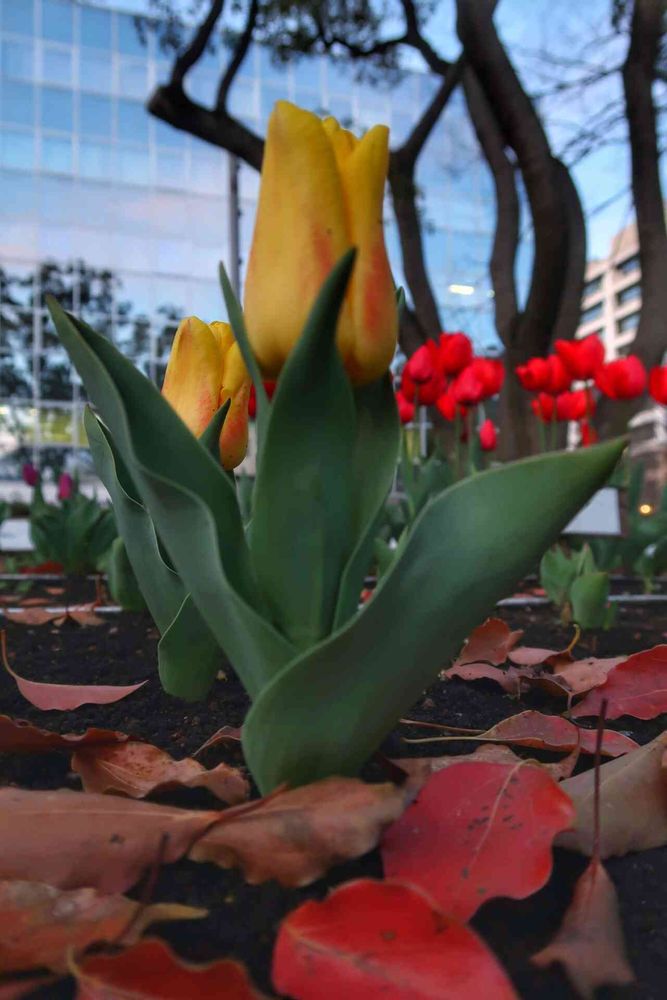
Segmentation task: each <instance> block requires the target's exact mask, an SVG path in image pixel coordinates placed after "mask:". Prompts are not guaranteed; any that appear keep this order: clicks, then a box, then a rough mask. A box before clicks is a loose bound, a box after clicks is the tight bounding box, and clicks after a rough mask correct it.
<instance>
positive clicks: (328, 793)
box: [190, 778, 412, 886]
mask: <svg viewBox="0 0 667 1000" xmlns="http://www.w3.org/2000/svg"><path fill="white" fill-rule="evenodd" d="M411 795H412V792H411V790H410V789H409V788H408V787H402V788H399V787H397V786H396V785H393V784H390V783H385V784H377V785H368V784H365V783H364V782H363V781H358V780H357V779H356V778H326V779H324V780H323V781H317V782H315V783H314V784H312V785H304V786H303V787H302V788H294V789H291V790H288V791H283V792H279V793H278V794H274V795H272V796H270V797H269V798H268V799H266V800H264V801H263V802H260V803H257V804H256V805H257V808H256V809H254V810H252V811H248V812H240V813H239V814H238V816H237V817H235V816H234V815H233V813H234V810H229V811H228V813H227V814H226V816H227V818H226V820H225V822H223V823H220V824H219V825H217V826H215V827H213V828H212V829H211V830H210V831H209V832H208V833H207V834H206V835H205V836H204V837H202V838H201V839H200V840H198V841H197V843H196V844H195V845H194V846H193V848H192V850H191V851H190V857H191V858H192V859H193V860H194V861H213V862H214V863H215V864H217V865H220V866H222V867H223V868H237V867H238V868H241V869H242V870H243V874H244V877H245V879H246V881H247V882H250V883H251V884H256V883H258V882H265V881H267V880H268V879H275V880H276V881H277V882H280V884H281V885H286V886H301V885H308V884H309V883H310V882H312V881H314V880H315V879H316V878H319V877H320V876H321V875H323V874H324V873H325V872H326V871H327V870H328V869H329V868H331V866H332V865H335V864H338V863H340V862H342V861H348V860H350V859H351V858H358V857H360V856H361V855H362V854H365V853H366V852H367V851H370V850H371V849H372V848H373V847H375V845H376V844H377V842H378V840H379V838H380V835H381V833H382V831H383V830H384V828H385V827H386V826H387V825H388V824H389V823H392V822H393V821H394V820H396V819H397V818H398V817H399V816H400V815H401V813H402V812H403V810H404V809H405V806H406V804H407V802H408V801H409V798H410V797H411ZM240 809H241V810H242V809H243V807H242V806H241V807H240Z"/></svg>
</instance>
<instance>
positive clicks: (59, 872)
mask: <svg viewBox="0 0 667 1000" xmlns="http://www.w3.org/2000/svg"><path fill="white" fill-rule="evenodd" d="M241 808H242V807H241ZM220 815H221V814H220V813H218V812H215V811H201V812H196V811H194V810H188V809H177V808H175V807H173V806H165V805H157V804H154V803H152V802H135V801H133V800H131V799H121V798H119V797H118V796H111V795H88V794H87V793H85V792H69V791H57V792H42V791H38V792H32V791H26V790H24V789H21V788H0V878H3V879H29V880H30V881H36V882H46V883H48V884H49V885H54V886H57V887H59V888H61V889H78V888H81V887H83V886H90V887H92V888H95V889H98V890H99V891H100V892H103V893H116V892H124V891H125V890H126V889H129V888H130V886H132V885H134V883H135V882H137V881H138V879H139V878H140V877H141V875H142V874H143V872H144V871H145V870H146V869H147V868H149V867H150V866H151V865H153V864H155V862H156V860H157V859H158V858H159V857H160V856H161V845H162V843H163V841H165V845H164V850H163V851H162V857H161V859H162V860H163V861H164V862H165V863H169V862H172V861H176V860H178V858H180V857H181V856H182V855H183V854H185V853H186V852H187V851H188V849H189V848H190V846H191V844H192V842H193V840H194V839H195V838H196V837H197V836H200V835H201V834H202V833H203V832H204V830H205V829H207V827H208V826H209V825H210V824H211V823H213V822H215V821H216V820H217V819H218V818H219V816H220Z"/></svg>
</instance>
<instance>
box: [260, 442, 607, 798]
mask: <svg viewBox="0 0 667 1000" xmlns="http://www.w3.org/2000/svg"><path fill="white" fill-rule="evenodd" d="M624 446H625V442H623V441H620V442H619V441H616V442H611V443H609V444H603V445H598V446H596V447H593V448H586V449H583V450H581V451H577V452H561V453H554V454H548V455H541V456H539V457H537V458H530V459H526V460H524V461H521V462H515V463H513V464H511V465H506V466H501V467H498V468H493V469H490V470H488V471H486V472H482V473H480V474H479V475H478V476H475V477H474V478H472V479H465V480H462V481H461V482H459V483H457V484H455V485H454V486H452V487H450V488H449V489H448V490H445V492H444V493H441V494H440V495H439V496H438V497H436V498H435V499H434V500H432V501H431V502H430V503H429V504H428V505H427V506H426V507H425V508H424V510H423V511H422V513H421V515H420V516H419V518H418V519H417V521H416V522H415V525H414V527H413V529H412V532H411V534H410V537H409V539H408V541H407V543H406V545H405V548H404V549H403V551H402V553H401V554H400V555H399V556H398V558H397V559H396V561H395V562H394V564H393V566H392V567H391V568H390V570H389V572H388V573H387V575H386V576H385V577H384V578H383V579H382V581H381V582H380V585H379V586H378V589H377V591H376V592H375V594H374V596H373V597H372V598H371V600H370V601H368V603H367V604H366V605H365V606H364V609H363V611H361V613H360V614H359V615H358V616H357V617H356V618H354V619H353V620H352V622H351V623H349V624H348V625H347V626H345V627H344V628H343V629H341V630H339V631H338V632H336V633H334V634H333V635H332V636H331V637H329V638H328V639H326V640H325V641H324V642H322V643H320V644H319V645H318V646H317V647H315V648H314V649H312V650H310V651H309V652H308V653H306V654H304V655H303V656H301V657H300V658H299V659H297V660H295V661H294V662H293V663H290V664H288V665H287V666H286V667H285V668H284V669H283V671H282V672H281V673H280V674H279V675H278V676H277V677H276V678H275V679H274V680H273V681H272V683H271V684H270V685H269V686H268V687H266V688H265V689H264V690H263V691H262V693H261V695H260V696H259V698H258V699H257V700H256V702H255V703H254V705H253V707H252V709H251V711H250V713H249V715H248V717H247V718H246V721H245V723H244V726H243V744H244V749H245V755H246V760H247V762H248V765H249V767H250V769H251V771H252V773H253V775H254V777H255V779H256V781H257V783H258V785H259V787H260V789H261V790H262V792H263V793H266V792H268V791H269V790H271V789H273V788H275V787H276V786H277V785H278V784H280V783H281V782H284V781H287V782H289V783H290V784H292V785H298V784H304V783H306V782H309V781H315V780H317V779H318V778H322V777H324V776H326V775H329V774H354V773H356V772H357V770H358V769H359V767H360V766H361V765H362V764H363V763H364V761H365V760H366V759H367V758H368V757H369V756H370V754H371V753H372V752H373V751H374V750H375V749H376V748H377V746H378V745H379V743H380V742H381V740H382V738H383V737H384V736H385V735H386V734H387V733H388V732H389V731H390V730H391V729H392V727H393V726H394V724H395V723H396V720H397V719H399V718H400V717H401V715H402V714H404V713H405V712H406V711H407V710H408V709H409V707H410V706H411V705H412V704H413V703H414V702H415V701H416V700H417V698H418V697H419V695H420V694H421V692H422V691H423V690H424V688H425V687H426V686H427V685H428V684H429V683H430V682H431V681H432V680H433V679H434V677H435V676H436V675H437V672H438V670H439V669H440V668H441V667H442V666H443V665H444V664H446V663H447V662H448V660H449V659H450V658H451V657H453V656H454V655H456V653H457V652H458V650H459V649H460V646H461V643H462V642H463V640H464V639H465V637H466V636H467V635H468V634H469V633H470V631H471V630H472V628H474V626H475V625H478V624H479V622H480V621H482V620H483V618H484V617H485V615H487V614H488V613H489V612H490V610H491V609H492V608H493V606H494V604H495V602H496V601H497V600H498V599H499V598H501V597H504V596H506V595H507V593H508V592H511V590H512V588H513V587H514V586H515V585H516V583H517V582H518V580H520V579H521V577H522V576H523V575H524V574H525V573H526V572H527V571H529V570H530V569H531V568H532V567H533V566H534V565H535V564H536V562H537V561H538V559H539V558H540V556H541V554H542V553H543V552H544V551H545V549H546V548H547V547H548V546H549V545H550V544H551V543H552V542H554V541H555V540H556V538H557V537H558V535H559V533H560V531H561V530H562V528H563V527H564V526H565V525H566V524H567V523H568V521H569V520H570V519H571V518H572V517H573V516H574V514H575V513H576V512H577V511H578V510H579V509H580V508H581V507H582V506H583V505H584V503H585V502H586V501H587V500H588V498H589V497H590V496H591V494H592V493H594V492H595V490H596V489H598V488H599V487H600V486H601V485H602V484H603V483H604V482H605V480H606V478H607V476H608V475H609V474H610V472H611V470H612V469H613V467H614V465H615V464H616V462H617V460H618V458H619V456H620V454H621V452H622V450H623V447H624Z"/></svg>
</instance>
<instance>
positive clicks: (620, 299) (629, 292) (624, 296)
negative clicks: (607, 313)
mask: <svg viewBox="0 0 667 1000" xmlns="http://www.w3.org/2000/svg"><path fill="white" fill-rule="evenodd" d="M641 292H642V290H641V285H640V284H639V283H637V284H634V285H628V287H627V288H623V289H621V291H620V292H616V301H617V303H618V305H619V306H622V305H623V304H624V303H625V302H632V300H633V299H638V298H639V296H640V295H641Z"/></svg>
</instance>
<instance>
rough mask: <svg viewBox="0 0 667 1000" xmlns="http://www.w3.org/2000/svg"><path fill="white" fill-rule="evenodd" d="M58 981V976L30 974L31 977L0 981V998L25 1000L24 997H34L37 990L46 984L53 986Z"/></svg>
mask: <svg viewBox="0 0 667 1000" xmlns="http://www.w3.org/2000/svg"><path fill="white" fill-rule="evenodd" d="M55 981H56V976H30V978H29V979H25V978H21V979H12V980H10V981H9V982H5V980H4V979H3V981H2V982H1V983H0V1000H23V997H32V996H33V995H34V992H35V990H37V989H41V988H43V987H46V986H51V984H52V983H54V982H55Z"/></svg>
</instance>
